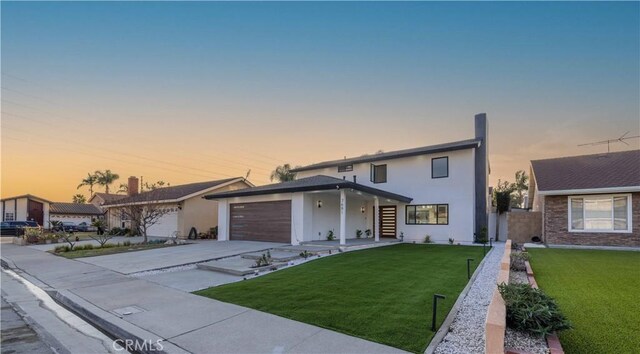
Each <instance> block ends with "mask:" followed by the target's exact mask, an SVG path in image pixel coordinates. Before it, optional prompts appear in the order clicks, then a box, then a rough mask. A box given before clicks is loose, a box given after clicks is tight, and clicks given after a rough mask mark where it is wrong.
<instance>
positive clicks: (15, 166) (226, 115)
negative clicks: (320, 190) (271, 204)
mask: <svg viewBox="0 0 640 354" xmlns="http://www.w3.org/2000/svg"><path fill="white" fill-rule="evenodd" d="M0 6H1V10H2V28H1V30H2V38H1V39H2V44H1V49H2V62H1V64H2V68H1V69H2V125H1V128H2V132H1V139H2V142H1V147H2V152H1V157H2V162H1V168H2V172H1V177H2V181H1V188H2V191H1V194H2V197H9V196H12V195H17V194H25V193H31V194H34V195H37V196H40V197H43V198H47V199H50V200H54V201H71V197H72V195H73V194H75V193H78V191H77V190H76V186H77V185H78V184H79V183H80V180H81V179H82V178H83V177H84V176H86V173H87V172H93V171H94V170H97V169H100V170H103V169H111V170H112V171H114V172H116V173H118V174H120V177H121V178H120V181H118V182H116V189H117V185H118V184H119V183H120V182H122V183H124V182H126V178H127V177H128V176H130V175H136V176H144V179H145V180H147V181H156V180H165V181H168V182H170V183H171V184H173V185H177V184H182V183H189V182H198V181H205V180H212V179H220V178H227V177H230V176H244V175H245V174H246V173H247V171H248V170H249V169H251V174H250V177H249V179H250V180H251V181H252V182H254V183H255V184H265V183H268V182H269V178H268V176H269V173H270V171H271V170H273V169H274V168H275V167H276V166H277V165H279V164H282V163H291V164H292V165H306V164H309V163H313V162H320V161H323V160H331V159H337V158H341V157H343V156H347V157H352V156H359V155H362V154H365V153H374V152H376V151H378V150H384V151H391V150H396V149H403V148H412V147H417V146H424V145H432V144H437V143H443V142H449V141H454V140H461V139H467V138H471V137H473V116H474V114H476V113H480V112H486V113H487V117H488V119H489V124H490V145H489V146H490V151H489V152H490V160H491V167H492V175H491V183H492V184H493V183H495V182H496V181H497V180H498V178H501V179H505V178H506V179H509V180H513V174H514V172H515V171H516V170H518V169H525V170H527V172H528V166H529V161H530V160H532V159H540V158H548V157H558V156H566V155H580V154H590V153H599V152H606V149H607V148H606V145H600V146H586V147H578V146H577V145H579V144H583V143H588V142H592V141H599V140H604V139H609V138H616V137H618V136H620V135H622V134H623V133H625V132H627V131H630V134H629V135H638V134H639V132H640V3H638V2H620V3H611V2H605V3H592V2H589V3H582V2H572V3H558V2H543V3H503V2H493V3H466V2H465V3H460V2H456V3H416V2H411V3H389V2H384V3H339V2H331V3H289V2H283V3H246V2H242V3H228V2H225V3H208V2H180V3H169V2H125V3H123V2H117V3H115V2H99V3H79V2H60V3H52V2H37V3H28V2H2V3H1V5H0ZM627 142H628V143H629V144H630V145H629V146H627V145H624V144H615V145H612V146H611V148H612V150H613V151H618V150H622V149H638V148H639V147H640V143H639V139H634V140H629V141H627ZM80 192H82V193H84V194H85V195H86V196H87V197H88V192H87V190H86V189H81V190H80Z"/></svg>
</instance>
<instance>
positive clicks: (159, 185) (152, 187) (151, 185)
mask: <svg viewBox="0 0 640 354" xmlns="http://www.w3.org/2000/svg"><path fill="white" fill-rule="evenodd" d="M169 186H171V184H169V183H168V182H165V181H162V180H160V181H158V182H153V183H147V182H145V183H144V184H143V185H142V192H145V191H152V190H156V189H158V188H164V187H169Z"/></svg>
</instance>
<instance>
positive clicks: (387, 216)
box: [373, 205, 397, 238]
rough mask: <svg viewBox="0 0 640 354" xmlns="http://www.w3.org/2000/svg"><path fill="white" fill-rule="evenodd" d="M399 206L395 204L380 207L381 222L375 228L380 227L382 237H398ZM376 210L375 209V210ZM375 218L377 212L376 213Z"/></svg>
mask: <svg viewBox="0 0 640 354" xmlns="http://www.w3.org/2000/svg"><path fill="white" fill-rule="evenodd" d="M396 208H397V207H396V206H395V205H381V206H380V207H379V208H378V213H379V218H380V224H379V225H374V230H373V231H374V232H375V228H376V227H378V228H379V229H380V237H393V238H396V237H397V235H396V226H397V209H396ZM373 212H374V213H375V212H376V211H375V210H374V211H373ZM374 220H375V214H374Z"/></svg>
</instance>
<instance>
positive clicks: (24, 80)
mask: <svg viewBox="0 0 640 354" xmlns="http://www.w3.org/2000/svg"><path fill="white" fill-rule="evenodd" d="M2 75H5V76H8V77H12V78H14V79H17V80H20V81H23V82H27V83H29V82H30V83H34V84H36V85H39V86H41V87H43V86H42V84H38V83H37V82H34V81H32V80H28V79H25V78H22V77H19V76H16V75H13V74H9V73H7V72H2ZM45 88H46V87H45ZM5 89H8V90H13V89H12V88H7V87H5ZM49 89H50V90H51V87H49ZM14 91H15V90H14ZM21 93H22V92H21ZM22 94H25V93H22ZM25 95H28V94H25ZM34 97H36V96H34ZM39 98H40V99H44V98H41V97H39ZM47 101H49V100H47ZM9 102H10V101H9ZM49 102H52V101H49ZM10 103H11V102H10ZM52 103H53V102H52ZM14 104H17V105H21V106H23V107H27V108H32V107H29V106H26V105H24V104H19V103H15V102H14ZM54 104H55V103H54ZM94 104H95V103H94ZM95 105H98V104H95ZM32 109H35V108H32ZM36 110H39V111H41V112H44V113H49V114H50V112H46V111H43V110H41V109H36ZM56 115H57V114H56ZM58 116H60V115H58ZM184 132H185V133H187V134H188V133H190V132H187V131H184ZM237 150H238V149H236V150H235V151H234V152H236V153H237ZM243 151H245V153H249V154H252V155H255V156H261V157H263V159H256V158H248V157H246V158H247V159H249V160H256V161H262V163H265V164H270V165H273V163H274V162H277V163H278V164H281V163H283V161H284V160H282V159H278V158H273V157H271V156H267V155H264V154H261V153H258V152H255V151H251V152H247V151H246V150H243ZM264 159H269V160H271V161H270V162H267V161H266V160H264ZM272 161H273V162H272Z"/></svg>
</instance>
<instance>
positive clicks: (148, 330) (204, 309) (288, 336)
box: [2, 245, 401, 353]
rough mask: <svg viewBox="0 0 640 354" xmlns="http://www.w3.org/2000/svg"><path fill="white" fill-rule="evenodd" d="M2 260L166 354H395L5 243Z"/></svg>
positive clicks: (112, 329)
mask: <svg viewBox="0 0 640 354" xmlns="http://www.w3.org/2000/svg"><path fill="white" fill-rule="evenodd" d="M2 259H3V260H5V261H7V263H8V264H9V267H10V268H12V269H14V270H16V271H18V272H22V273H21V275H23V276H25V277H28V278H29V280H30V281H31V282H33V283H36V285H38V286H40V287H42V288H44V289H45V290H47V291H48V292H49V293H50V294H51V295H52V296H54V297H55V298H56V300H58V301H59V302H62V303H64V304H65V305H66V306H67V307H70V308H73V309H75V310H76V311H77V312H82V313H83V314H84V316H85V317H87V318H89V319H91V320H92V322H94V324H99V325H100V326H101V327H103V328H106V329H107V330H108V331H109V332H111V333H115V334H116V335H117V336H119V337H121V338H123V337H126V338H131V339H137V340H140V341H143V340H146V341H153V342H155V341H156V340H157V339H163V340H164V341H163V342H162V346H163V349H164V351H165V352H167V353H180V352H192V353H266V352H272V353H328V352H332V353H334V352H340V353H397V352H401V351H400V350H399V349H396V348H392V347H388V346H384V345H381V344H377V343H373V342H370V341H366V340H363V339H359V338H355V337H351V336H348V335H345V334H340V333H337V332H333V331H330V330H326V329H323V328H320V327H316V326H311V325H308V324H304V323H301V322H297V321H293V320H289V319H285V318H282V317H278V316H275V315H271V314H267V313H264V312H259V311H256V310H252V309H248V308H245V307H241V306H237V305H233V304H228V303H223V302H220V301H216V300H212V299H208V298H204V297H200V296H196V295H192V294H189V293H184V292H181V291H178V290H175V289H172V288H168V287H165V286H162V285H159V284H156V283H152V282H148V281H146V280H144V279H141V278H134V277H129V276H126V275H123V274H120V273H117V272H115V271H111V270H108V269H105V268H102V267H99V266H96V265H92V264H87V263H83V262H78V261H74V260H69V259H65V258H62V257H57V256H54V255H51V254H48V253H46V252H41V251H38V250H34V249H30V248H29V247H21V246H16V245H3V246H2ZM38 283H40V284H38Z"/></svg>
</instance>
